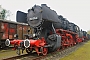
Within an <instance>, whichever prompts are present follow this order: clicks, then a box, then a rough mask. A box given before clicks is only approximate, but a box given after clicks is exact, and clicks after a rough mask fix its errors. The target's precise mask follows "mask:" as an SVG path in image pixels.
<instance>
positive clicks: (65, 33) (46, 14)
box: [5, 4, 89, 55]
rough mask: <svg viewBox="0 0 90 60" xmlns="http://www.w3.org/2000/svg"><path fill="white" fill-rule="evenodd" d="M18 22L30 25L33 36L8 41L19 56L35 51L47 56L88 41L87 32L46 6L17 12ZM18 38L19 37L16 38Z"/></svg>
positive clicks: (26, 35)
mask: <svg viewBox="0 0 90 60" xmlns="http://www.w3.org/2000/svg"><path fill="white" fill-rule="evenodd" d="M16 20H17V22H22V23H28V25H29V26H30V27H32V29H33V34H25V35H24V36H25V37H26V39H25V40H20V39H14V40H13V41H9V39H7V40H6V42H5V44H6V46H9V45H10V44H12V45H14V49H15V50H17V54H19V55H20V54H21V52H20V49H21V50H22V53H23V51H24V50H26V52H27V53H28V54H30V53H33V51H34V50H35V51H36V52H37V54H38V55H40V54H42V55H47V53H48V52H53V51H57V50H60V49H64V48H65V47H70V46H73V45H75V44H77V43H80V42H83V41H86V40H87V39H88V36H89V35H88V36H87V32H86V31H82V30H80V28H79V26H77V25H76V24H74V23H72V22H69V21H68V20H67V19H66V18H64V17H63V16H62V15H57V13H56V12H55V11H54V10H51V9H50V7H48V6H47V5H46V4H41V6H38V5H34V6H33V7H32V8H31V9H28V13H24V12H21V11H17V19H16ZM28 31H29V30H28ZM16 37H18V36H16Z"/></svg>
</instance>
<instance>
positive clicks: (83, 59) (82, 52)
mask: <svg viewBox="0 0 90 60" xmlns="http://www.w3.org/2000/svg"><path fill="white" fill-rule="evenodd" d="M60 60H90V41H88V42H87V43H85V44H84V45H83V46H82V47H80V48H78V49H77V50H76V51H75V52H72V53H71V54H69V55H68V56H66V57H63V58H61V59H60Z"/></svg>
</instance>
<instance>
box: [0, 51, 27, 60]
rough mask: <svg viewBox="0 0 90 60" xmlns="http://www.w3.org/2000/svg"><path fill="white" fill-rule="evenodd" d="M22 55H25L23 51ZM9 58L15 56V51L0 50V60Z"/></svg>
mask: <svg viewBox="0 0 90 60" xmlns="http://www.w3.org/2000/svg"><path fill="white" fill-rule="evenodd" d="M24 54H26V52H25V51H24ZM11 56H17V54H16V50H15V51H14V50H7V51H6V50H2V51H0V60H1V59H4V58H8V57H11Z"/></svg>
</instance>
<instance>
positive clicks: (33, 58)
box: [3, 42, 86, 60]
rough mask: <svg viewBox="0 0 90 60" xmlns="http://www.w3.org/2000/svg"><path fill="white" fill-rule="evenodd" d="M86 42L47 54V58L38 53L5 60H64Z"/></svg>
mask: <svg viewBox="0 0 90 60" xmlns="http://www.w3.org/2000/svg"><path fill="white" fill-rule="evenodd" d="M85 43H86V42H82V43H80V44H77V45H75V46H73V47H68V48H66V49H64V50H60V51H58V52H52V53H49V54H47V56H38V55H37V54H36V53H32V54H30V55H29V54H24V55H20V56H13V57H10V58H5V59H3V60H18V59H20V60H48V59H50V60H56V58H59V59H60V58H62V57H64V56H66V55H68V54H70V53H71V52H73V51H75V50H77V49H78V48H79V47H81V46H82V45H84V44H85Z"/></svg>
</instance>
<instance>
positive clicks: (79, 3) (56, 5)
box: [0, 0, 90, 31]
mask: <svg viewBox="0 0 90 60" xmlns="http://www.w3.org/2000/svg"><path fill="white" fill-rule="evenodd" d="M35 4H36V5H41V4H47V6H49V7H50V8H51V9H52V10H55V11H56V12H57V14H58V15H63V17H64V18H67V20H69V21H70V22H73V23H75V24H76V25H78V26H79V27H80V28H81V29H82V30H85V31H87V30H90V0H0V5H2V7H3V8H5V9H7V10H10V11H11V16H10V17H9V20H12V21H16V11H18V10H20V11H23V12H27V10H28V9H30V8H32V7H33V6H34V5H35Z"/></svg>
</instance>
